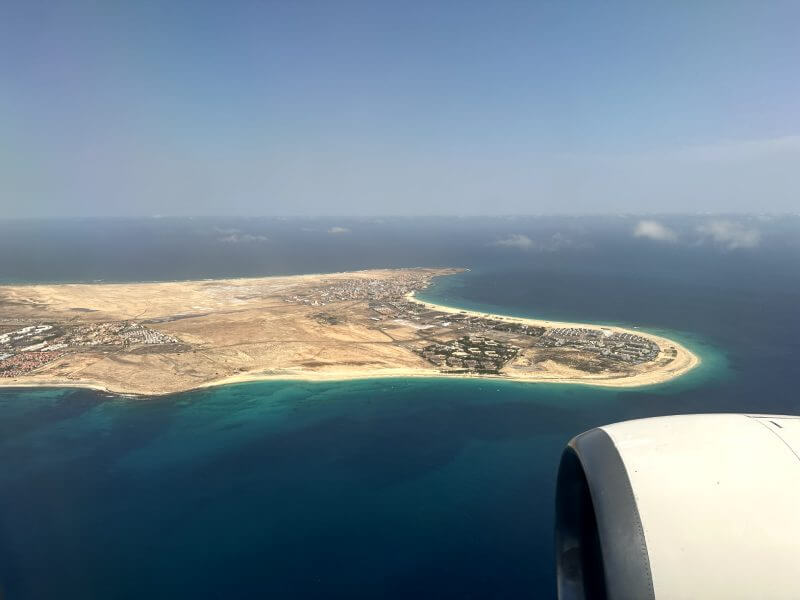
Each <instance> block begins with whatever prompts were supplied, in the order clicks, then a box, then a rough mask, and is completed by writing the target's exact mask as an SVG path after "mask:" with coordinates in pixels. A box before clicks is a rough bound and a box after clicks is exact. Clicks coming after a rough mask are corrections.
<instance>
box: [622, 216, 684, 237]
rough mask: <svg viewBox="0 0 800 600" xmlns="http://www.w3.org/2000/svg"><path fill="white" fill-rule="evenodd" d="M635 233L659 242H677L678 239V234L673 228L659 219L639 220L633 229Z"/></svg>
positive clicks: (636, 235)
mask: <svg viewBox="0 0 800 600" xmlns="http://www.w3.org/2000/svg"><path fill="white" fill-rule="evenodd" d="M633 235H634V236H635V237H643V238H647V239H650V240H657V241H659V242H675V241H677V240H678V235H677V234H676V233H675V232H674V231H672V229H670V228H669V227H667V226H666V225H662V224H661V223H659V222H658V221H650V220H645V221H639V222H638V223H637V224H636V227H634V229H633Z"/></svg>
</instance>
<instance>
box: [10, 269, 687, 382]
mask: <svg viewBox="0 0 800 600" xmlns="http://www.w3.org/2000/svg"><path fill="white" fill-rule="evenodd" d="M461 271H463V269H445V268H409V269H379V270H367V271H355V272H349V273H331V274H317V275H295V276H285V277H262V278H241V279H215V280H202V281H174V282H155V283H91V284H48V285H6V286H0V386H15V387H17V386H81V387H91V388H96V389H100V390H105V391H108V392H112V393H116V394H129V395H142V396H154V395H161V394H170V393H175V392H181V391H187V390H192V389H197V388H202V387H207V386H213V385H221V384H228V383H236V382H244V381H256V380H268V379H304V380H338V379H350V378H367V377H481V378H493V379H512V380H519V381H530V382H553V383H556V382H560V383H584V384H591V385H602V386H620V387H626V386H641V385H649V384H655V383H660V382H663V381H667V380H669V379H672V378H675V377H678V376H679V375H681V374H683V373H686V372H687V371H688V370H690V369H692V368H693V367H694V366H695V365H697V364H698V362H699V360H698V358H697V356H696V355H694V354H693V353H692V352H690V351H689V350H687V349H686V348H685V347H684V346H682V345H681V344H679V343H677V342H675V341H673V340H670V339H667V338H664V337H660V336H657V335H653V334H650V333H645V332H641V331H637V330H629V329H624V328H620V327H612V326H600V325H587V324H580V323H561V322H553V321H545V320H538V319H521V318H514V317H509V316H502V315H495V314H488V313H479V312H474V311H468V310H460V309H458V308H452V307H447V306H440V305H437V304H432V303H430V302H423V301H420V300H418V299H417V298H416V296H415V295H416V294H417V293H418V292H420V291H421V290H424V289H425V288H426V287H427V286H429V285H430V284H431V282H432V281H433V280H434V278H436V277H443V276H448V275H453V274H455V273H458V272H461Z"/></svg>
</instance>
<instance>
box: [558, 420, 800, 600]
mask: <svg viewBox="0 0 800 600" xmlns="http://www.w3.org/2000/svg"><path fill="white" fill-rule="evenodd" d="M556 563H557V577H558V595H559V598H561V599H563V600H577V599H584V598H586V599H590V598H601V599H602V598H608V599H610V600H620V599H628V598H630V599H636V600H645V599H652V598H657V599H659V600H665V599H673V598H687V599H690V598H691V599H694V598H720V599H722V598H725V599H732V598H770V599H773V598H800V417H792V416H770V415H744V414H716V415H679V416H671V417H657V418H652V419H640V420H636V421H626V422H623V423H616V424H613V425H607V426H604V427H599V428H597V429H592V430H590V431H587V432H586V433H582V434H581V435H579V436H577V437H575V438H573V439H572V440H571V441H570V442H569V445H568V446H567V448H566V450H565V451H564V453H563V455H562V458H561V464H560V467H559V472H558V482H557V491H556Z"/></svg>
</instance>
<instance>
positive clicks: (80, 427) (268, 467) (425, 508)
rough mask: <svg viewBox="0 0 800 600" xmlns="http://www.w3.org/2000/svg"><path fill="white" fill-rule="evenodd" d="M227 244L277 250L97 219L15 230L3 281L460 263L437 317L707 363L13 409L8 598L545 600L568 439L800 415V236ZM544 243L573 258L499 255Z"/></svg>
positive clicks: (426, 229) (6, 461) (7, 464)
mask: <svg viewBox="0 0 800 600" xmlns="http://www.w3.org/2000/svg"><path fill="white" fill-rule="evenodd" d="M337 224H342V223H337ZM231 225H232V224H231V223H225V224H224V226H225V227H230V226H231ZM234 225H235V226H236V227H239V228H240V229H241V230H242V231H245V232H247V233H253V234H263V235H264V236H265V237H268V238H269V244H271V245H270V247H269V249H268V252H267V249H265V248H255V247H248V248H231V247H229V246H224V247H223V248H222V249H221V250H220V249H219V248H218V247H217V246H215V245H214V244H215V239H216V238H215V237H214V236H215V235H217V234H216V233H215V229H214V228H213V227H212V224H210V223H203V224H202V227H204V228H205V229H202V231H201V233H197V231H199V230H200V225H198V224H197V223H194V222H192V223H190V224H186V223H183V224H180V227H179V226H178V225H177V224H175V223H167V224H163V225H155V224H146V225H143V224H141V223H140V224H138V225H136V226H128V225H125V224H124V223H122V224H121V223H115V224H113V226H109V227H108V228H105V229H104V230H103V232H101V233H96V234H95V233H93V232H94V231H95V229H93V228H92V224H91V223H88V224H87V223H79V224H78V225H77V226H76V227H75V228H73V229H70V227H67V226H65V225H63V224H61V225H59V226H56V225H53V224H52V223H50V224H46V225H42V226H39V225H37V224H35V223H27V224H25V226H24V227H21V228H19V229H18V230H14V231H13V232H11V233H12V234H13V235H6V236H0V250H2V252H0V281H2V280H5V281H10V280H20V279H26V280H55V279H59V280H78V279H83V280H87V279H88V280H92V279H95V278H97V279H112V278H115V279H121V280H136V279H181V278H187V277H218V276H224V275H252V274H274V273H279V272H293V271H297V272H302V271H305V272H309V271H311V272H313V271H325V270H329V271H334V270H345V269H354V268H363V267H369V266H401V265H406V266H407V265H414V264H427V265H436V264H441V265H446V266H451V265H456V266H467V267H470V268H471V271H470V272H469V273H465V274H464V275H459V276H457V277H453V278H448V279H442V280H440V281H439V282H438V283H437V284H436V286H434V287H433V288H431V289H429V290H427V291H426V292H425V293H424V294H422V296H423V298H425V299H428V300H431V301H434V302H439V303H442V304H450V305H454V306H459V307H463V308H470V309H477V310H483V311H488V312H500V313H504V314H510V315H519V316H532V317H542V318H549V319H562V320H568V321H579V322H592V323H613V324H622V325H626V326H638V327H641V328H643V329H645V330H649V331H655V332H657V333H660V334H662V335H665V336H667V337H672V338H675V339H677V340H678V341H680V342H681V343H684V344H685V345H687V346H688V347H689V348H690V349H692V350H693V351H695V352H697V353H698V354H699V355H700V356H701V358H702V361H703V362H702V365H701V367H699V368H698V369H696V370H694V371H692V372H690V373H689V374H687V375H685V376H683V377H681V378H679V379H677V380H673V381H671V382H668V383H665V384H661V385H657V386H649V387H643V388H632V389H619V390H614V389H608V388H598V387H593V386H575V385H556V384H523V383H514V382H503V381H488V380H487V381H480V380H444V379H411V380H402V379H374V380H363V381H347V382H339V383H307V382H269V383H252V384H243V385H236V386H225V387H220V388H213V389H207V390H203V391H198V392H192V393H186V394H179V395H175V396H170V397H163V398H154V399H139V400H131V399H121V398H116V397H112V396H107V395H103V394H98V393H95V392H91V391H86V390H31V389H27V390H7V389H6V390H2V391H0V591H2V593H0V597H3V594H5V595H4V597H5V598H8V599H17V598H52V597H59V598H80V599H84V598H139V597H142V596H147V597H155V598H159V597H163V598H176V597H191V598H220V597H226V598H227V597H264V596H268V597H272V598H300V599H308V598H348V599H358V598H375V597H381V598H388V599H401V598H402V599H407V598H410V597H413V598H422V597H435V598H438V599H445V598H459V599H464V598H523V597H530V598H547V597H553V595H554V571H553V567H554V565H553V558H552V545H553V536H552V521H553V495H554V480H555V474H556V470H557V467H558V459H559V456H560V453H561V451H562V449H563V447H564V445H565V444H566V443H567V441H568V440H569V439H570V438H571V437H572V436H574V435H576V434H578V433H580V432H581V431H585V430H586V429H589V428H591V427H594V426H597V425H601V424H604V423H609V422H614V421H620V420H625V419H632V418H638V417H646V416H653V415H665V414H676V413H685V412H719V411H724V412H728V411H733V412H739V411H753V412H767V413H769V412H775V413H790V414H800V397H798V395H797V393H796V379H797V373H798V368H797V358H796V357H797V356H800V319H798V318H797V307H798V306H800V269H797V268H796V266H797V264H800V250H799V249H798V246H797V243H796V240H797V239H800V236H798V235H797V231H796V230H795V229H792V230H791V231H789V230H788V229H787V227H788V225H786V224H785V223H780V224H776V225H775V226H774V227H775V228H776V229H775V231H774V232H773V233H769V232H767V231H765V233H764V235H763V242H762V247H760V248H757V249H749V250H747V251H743V252H727V251H724V250H719V249H715V248H712V247H690V246H680V245H671V246H664V245H661V246H658V245H653V244H648V243H646V242H643V241H641V240H635V239H632V238H630V233H629V231H628V229H629V226H630V224H623V225H619V224H617V222H616V221H614V224H612V225H609V224H608V222H606V221H603V220H599V224H597V223H594V222H592V223H591V224H590V223H588V222H586V221H575V222H571V221H570V222H565V223H562V222H561V221H557V220H544V221H542V222H539V221H535V222H534V221H529V222H521V221H515V222H513V223H508V222H505V221H502V222H501V221H492V222H491V223H488V224H483V223H481V224H475V223H471V224H470V223H467V224H465V223H464V222H462V221H458V222H455V224H451V223H450V222H449V221H448V222H447V224H442V223H441V222H433V223H428V222H426V223H423V224H422V225H420V224H417V223H415V224H414V225H415V227H414V228H413V231H412V233H407V230H408V227H406V225H407V223H399V224H398V223H385V224H382V225H375V226H374V227H371V228H366V226H365V225H364V224H363V223H356V222H354V223H344V225H347V226H349V227H350V228H351V229H352V230H353V234H352V236H350V237H348V238H346V239H343V238H337V239H336V240H331V239H328V238H324V239H323V237H319V236H318V237H317V238H314V235H318V234H313V233H305V232H304V233H303V234H302V236H307V237H308V239H309V240H310V244H309V245H308V246H302V245H299V244H298V243H297V235H299V234H296V231H295V230H293V229H291V227H294V228H295V229H297V228H299V227H300V224H297V223H295V224H293V225H292V224H286V223H283V224H280V225H279V226H278V225H276V226H275V227H274V228H273V229H270V227H272V225H270V224H269V223H267V224H263V223H262V224H261V225H260V227H261V226H263V227H262V228H261V229H259V228H252V227H251V224H250V223H249V222H248V223H236V224H234ZM325 225H327V224H325ZM590 225H591V226H590ZM673 225H674V226H675V228H676V229H680V223H675V224H673ZM253 227H255V226H253ZM314 227H316V228H317V229H320V225H319V224H314V223H311V224H310V226H309V227H307V228H308V229H313V228H314ZM360 227H364V228H365V229H364V231H363V233H360V231H361V230H360V229H359V228H360ZM686 227H689V228H692V227H695V223H694V222H692V221H687V224H686ZM159 228H161V229H159ZM164 228H166V229H164ZM509 228H510V229H509ZM554 229H557V230H561V231H564V232H570V235H572V236H573V237H574V238H575V240H576V244H575V245H574V247H567V248H565V249H564V250H562V251H557V252H520V251H518V250H513V249H503V248H498V247H495V246H492V245H491V242H492V240H493V239H498V238H499V237H502V236H503V235H506V234H508V232H509V231H511V232H514V233H524V234H526V235H529V236H530V237H531V238H535V237H536V236H537V235H539V233H541V235H543V236H545V239H550V237H549V236H551V235H552V232H553V230H554ZM321 230H322V231H323V234H324V231H325V229H324V227H322V228H321ZM126 232H127V233H126ZM176 232H177V233H176ZM181 232H183V233H181ZM187 232H189V233H187ZM192 232H194V233H192ZM537 232H539V233H537ZM781 232H782V233H781ZM6 233H8V232H6ZM112 234H113V235H112ZM123 234H125V235H123ZM168 234H169V235H168ZM178 234H180V235H178ZM201 234H202V235H201ZM779 234H780V235H779ZM126 235H127V237H126ZM781 235H782V236H783V237H780V236H781ZM14 236H16V237H14ZM93 236H94V237H93ZM143 236H144V237H143ZM171 236H172V237H171ZM175 236H177V237H175ZM770 236H773V237H770ZM110 237H113V241H112V240H110V239H109V238H110ZM329 237H333V236H329ZM142 239H144V240H145V241H147V242H148V243H147V244H144V245H142ZM304 239H305V238H304ZM15 240H16V241H15ZM65 240H66V241H65ZM198 240H199V241H198ZM314 240H316V241H314ZM67 242H69V243H67ZM150 242H152V247H151V246H150V245H148V244H149V243H150ZM152 248H156V250H153V249H152ZM20 249H22V250H24V252H22V251H20ZM367 250H368V251H367ZM37 253H38V254H37ZM60 254H63V259H59V255H60ZM14 257H21V258H14ZM198 257H199V258H198Z"/></svg>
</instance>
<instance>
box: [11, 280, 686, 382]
mask: <svg viewBox="0 0 800 600" xmlns="http://www.w3.org/2000/svg"><path fill="white" fill-rule="evenodd" d="M405 298H406V299H407V300H409V301H411V302H414V303H417V304H419V305H421V306H424V307H426V308H428V309H431V310H437V311H441V312H445V313H450V314H456V313H461V314H468V315H473V316H480V317H484V318H492V319H496V320H500V321H507V322H514V323H523V324H527V325H530V326H535V327H542V326H544V327H586V326H587V324H585V323H574V322H566V321H551V320H546V319H532V318H524V317H512V316H508V315H501V314H494V313H486V312H480V311H474V310H466V309H461V308H457V307H452V306H446V305H441V304H435V303H432V302H426V301H423V300H420V299H418V298H416V297H415V294H414V292H410V293H408V294H406V296H405ZM592 326H593V327H599V328H601V329H603V330H607V331H611V332H615V333H635V334H637V335H641V336H643V337H647V338H649V339H651V340H652V341H654V342H656V343H657V344H658V345H659V347H660V348H662V351H661V353H662V354H663V348H665V347H672V348H674V349H675V351H676V355H675V357H674V358H673V360H672V362H671V363H670V364H669V365H668V366H667V367H666V368H660V369H657V370H655V371H650V372H644V373H638V374H635V375H619V374H616V375H604V374H597V375H594V374H586V373H581V374H580V376H575V375H574V374H573V373H570V372H568V371H566V370H565V371H564V372H562V373H555V374H554V373H540V374H539V373H537V374H534V375H520V374H508V373H506V374H502V375H487V374H470V373H455V374H450V373H442V372H441V371H439V370H437V369H433V368H431V369H424V368H409V367H398V368H379V369H369V368H367V369H358V368H349V369H326V370H308V369H285V370H279V371H276V370H273V371H271V372H264V371H260V372H250V373H248V372H243V373H239V374H236V375H232V376H227V377H222V378H220V379H216V380H213V381H208V382H204V383H201V384H198V385H196V386H192V387H187V388H186V389H183V390H177V391H170V392H162V393H158V392H149V391H147V392H145V391H141V390H131V389H113V388H111V387H109V386H107V385H105V384H104V383H102V382H100V381H94V380H86V381H80V380H74V379H60V378H52V377H51V378H42V379H40V380H31V379H27V380H23V381H20V380H18V379H17V380H7V381H3V380H0V388H58V387H68V388H84V389H92V390H95V391H100V392H103V393H108V394H114V395H118V396H128V397H158V396H168V395H172V394H178V393H185V392H190V391H193V390H202V389H207V388H211V387H219V386H224V385H235V384H240V383H253V382H259V381H303V382H330V381H350V380H358V379H390V378H437V379H440V378H441V379H446V378H454V377H457V378H461V379H475V380H481V381H492V380H495V381H497V380H503V381H516V382H524V383H551V384H553V383H558V384H568V385H588V386H596V387H604V388H609V387H615V388H635V387H644V386H650V385H657V384H660V383H665V382H667V381H671V380H673V379H676V378H678V377H680V376H682V375H684V374H685V373H687V372H689V371H691V370H692V369H694V368H695V367H697V366H698V365H699V364H700V363H701V360H700V358H699V357H698V356H697V355H696V354H694V353H693V352H691V351H690V350H688V349H687V348H686V347H684V346H683V345H682V344H680V343H678V342H676V341H674V340H672V339H669V338H666V337H662V336H659V335H655V334H652V333H647V332H643V331H639V330H635V331H634V330H631V329H626V328H624V327H618V326H612V325H592ZM659 357H661V354H659ZM34 377H35V375H34Z"/></svg>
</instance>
